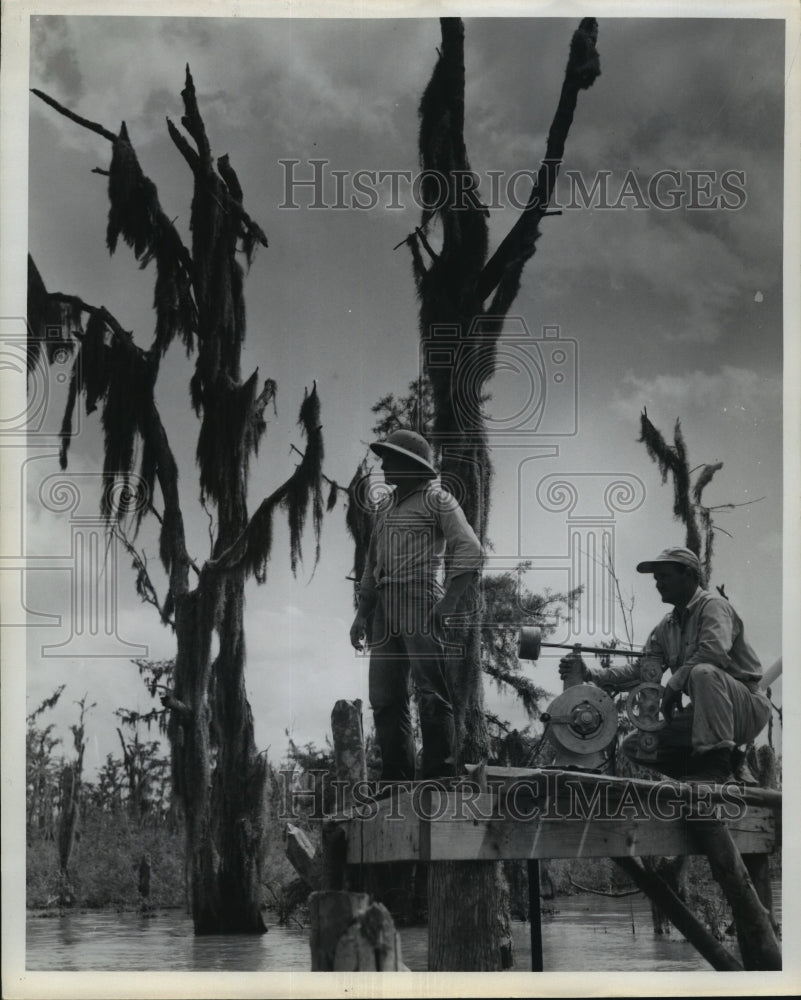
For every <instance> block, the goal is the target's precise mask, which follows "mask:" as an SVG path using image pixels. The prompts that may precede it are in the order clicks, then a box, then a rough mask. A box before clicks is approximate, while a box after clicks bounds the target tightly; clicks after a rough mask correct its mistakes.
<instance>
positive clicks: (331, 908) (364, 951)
mask: <svg viewBox="0 0 801 1000" xmlns="http://www.w3.org/2000/svg"><path fill="white" fill-rule="evenodd" d="M368 902H369V897H368V896H367V894H366V893H363V892H335V891H325V892H314V893H312V895H311V896H310V897H309V917H310V919H311V942H310V943H311V967H312V972H399V971H408V970H407V969H406V966H405V965H404V964H403V961H402V958H401V944H400V937H399V935H398V932H397V931H396V930H395V925H394V924H393V923H392V917H391V916H390V915H389V911H388V910H387V909H386V907H384V906H382V905H381V904H380V903H373V904H372V905H368Z"/></svg>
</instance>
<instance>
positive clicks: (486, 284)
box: [408, 18, 600, 970]
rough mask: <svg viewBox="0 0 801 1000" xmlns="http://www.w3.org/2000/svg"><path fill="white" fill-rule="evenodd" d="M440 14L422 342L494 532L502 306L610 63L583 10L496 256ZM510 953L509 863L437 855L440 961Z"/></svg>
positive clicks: (468, 659) (427, 102)
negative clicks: (587, 92)
mask: <svg viewBox="0 0 801 1000" xmlns="http://www.w3.org/2000/svg"><path fill="white" fill-rule="evenodd" d="M440 23H441V29H442V48H441V50H440V53H439V58H438V60H437V63H436V65H435V67H434V71H433V73H432V76H431V80H430V81H429V83H428V86H427V87H426V89H425V92H424V94H423V97H422V100H421V102H420V160H421V166H422V168H423V172H424V174H423V176H426V175H427V174H430V175H431V176H436V185H433V182H432V187H433V186H435V187H436V191H434V190H429V188H428V187H427V184H426V183H424V184H423V186H422V189H421V190H422V196H423V201H424V203H425V205H426V207H424V210H423V213H422V218H421V224H420V227H419V228H418V229H417V230H415V234H414V235H413V236H412V237H409V241H408V242H409V246H410V248H411V251H412V261H413V267H414V275H415V280H416V283H417V289H418V293H419V295H420V335H421V346H422V353H423V357H424V359H425V365H426V374H427V376H428V378H429V381H430V383H431V388H432V395H433V400H434V442H435V444H437V445H438V446H439V449H440V454H441V462H440V466H441V474H442V482H443V485H444V486H445V487H446V488H450V489H451V490H452V491H453V492H455V493H457V494H458V495H459V499H460V502H461V504H462V507H463V509H464V512H465V515H466V516H467V519H468V521H469V522H470V524H471V525H472V527H473V529H474V530H475V532H476V534H477V535H478V537H479V539H480V540H481V541H482V543H484V542H485V541H486V537H487V521H488V517H489V507H490V499H491V485H492V465H491V462H490V455H489V447H488V441H487V434H486V430H485V427H484V417H483V413H482V406H483V398H482V397H483V392H484V389H485V386H486V383H487V381H488V380H489V379H490V378H491V377H492V374H493V372H494V370H495V360H496V355H497V343H498V338H499V337H500V334H501V329H502V326H503V316H504V315H505V314H506V312H507V311H508V309H509V308H510V306H511V305H512V303H513V301H514V299H515V297H516V295H517V292H518V290H519V287H520V276H521V273H522V270H523V267H524V265H525V263H526V261H527V260H528V259H529V258H530V257H531V256H532V254H533V253H534V250H535V243H536V241H537V239H538V237H539V228H538V227H539V222H540V220H541V218H542V217H543V216H544V215H545V212H546V210H547V207H548V202H549V200H550V197H551V193H552V191H553V187H554V184H555V182H556V175H557V172H558V169H559V164H560V162H561V158H562V155H563V152H564V144H565V140H566V138H567V134H568V131H569V129H570V125H571V123H572V120H573V113H574V110H575V107H576V101H577V97H578V93H579V91H580V90H582V89H585V88H587V87H589V86H591V85H592V83H593V81H594V80H595V78H596V77H597V76H598V73H599V72H600V69H599V63H598V56H597V53H596V51H595V41H596V37H597V24H596V22H595V20H594V19H593V18H585V19H584V20H582V22H581V24H580V25H579V29H578V30H577V31H576V32H575V33H574V35H573V39H572V42H571V48H570V56H569V59H568V64H567V69H566V72H565V79H564V82H563V86H562V92H561V96H560V99H559V105H558V107H557V111H556V114H555V116H554V119H553V123H552V125H551V130H550V132H549V135H548V144H547V146H548V148H547V151H546V161H547V162H546V163H545V164H544V165H543V167H542V169H541V170H540V171H539V173H538V176H537V180H536V182H535V184H534V188H533V190H532V194H531V197H530V199H529V203H528V204H527V207H526V209H525V211H524V212H523V214H522V215H521V217H520V219H519V220H518V221H517V222H516V223H515V225H514V226H513V227H512V230H511V231H510V233H509V235H508V236H507V237H506V239H505V240H503V242H502V243H501V245H500V246H499V247H498V249H497V251H496V252H495V253H494V254H493V255H492V257H491V258H490V259H489V260H487V246H488V232H487V223H486V216H487V214H488V213H487V211H486V209H485V208H484V206H483V205H482V204H481V202H480V201H479V199H478V195H477V193H476V192H475V191H470V192H466V191H465V178H468V177H472V173H471V170H470V163H469V160H468V156H467V150H466V148H465V141H464V118H465V106H464V79H465V67H464V26H463V24H462V21H461V20H460V19H459V18H442V19H441V22H440ZM443 186H444V187H445V189H446V190H445V191H444V192H443V190H442V187H443ZM435 219H436V220H438V221H439V223H440V224H441V227H442V247H441V250H440V251H439V253H435V252H434V251H433V250H432V248H431V245H430V244H429V242H428V240H427V238H426V235H425V232H424V231H425V229H426V227H427V226H428V225H429V224H430V223H432V222H433V221H434V220H435ZM418 243H419V244H420V246H422V248H423V251H425V253H426V254H427V256H428V263H427V262H426V260H424V258H423V254H422V253H421V250H420V246H419V245H418ZM490 296H491V301H489V303H487V299H488V298H490ZM477 323H478V324H480V325H479V326H476V324H477ZM443 331H455V333H453V334H452V335H451V339H452V343H449V344H448V345H447V346H448V347H451V348H452V360H451V361H450V363H447V364H444V365H443V364H442V362H441V361H440V360H437V359H438V358H441V357H442V350H441V349H442V347H443V346H444V345H443ZM429 347H430V348H431V350H430V351H429V350H428V348H429ZM436 349H438V350H436ZM477 373H480V374H478V375H477ZM446 569H447V567H446ZM461 610H465V611H468V610H469V611H470V612H471V614H472V615H473V627H472V628H467V629H466V630H464V631H463V632H462V634H461V635H459V636H454V639H456V641H458V642H460V643H461V644H462V649H461V652H460V653H459V655H451V656H449V658H448V667H449V674H450V682H451V689H452V693H453V700H454V712H455V717H456V730H457V743H458V753H459V757H460V762H461V763H466V762H469V763H478V762H479V761H482V760H486V759H487V757H488V754H489V735H488V732H487V724H486V717H485V714H484V697H483V681H482V670H481V647H480V630H479V629H478V628H476V627H475V625H476V624H478V623H479V622H480V617H481V612H482V608H481V594H480V593H479V592H478V591H477V589H476V588H474V589H473V590H472V592H470V591H469V592H468V593H467V594H466V595H465V597H464V598H463V600H462V606H461ZM512 964H513V958H512V942H511V933H510V925H509V912H508V893H507V889H506V884H505V881H504V879H503V873H502V869H501V866H500V865H499V864H496V863H491V862H490V863H488V862H475V863H474V862H463V863H459V864H454V863H449V864H431V865H430V866H429V966H430V968H431V969H435V970H437V969H440V970H444V969H450V970H462V969H464V970H497V969H505V968H509V967H511V965H512Z"/></svg>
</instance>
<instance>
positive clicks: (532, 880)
mask: <svg viewBox="0 0 801 1000" xmlns="http://www.w3.org/2000/svg"><path fill="white" fill-rule="evenodd" d="M527 867H528V915H529V920H530V921H531V971H532V972H542V969H543V962H542V908H541V906H540V863H539V861H538V860H537V859H536V858H534V859H533V860H531V861H529V862H527Z"/></svg>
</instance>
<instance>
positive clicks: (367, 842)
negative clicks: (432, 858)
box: [346, 792, 426, 864]
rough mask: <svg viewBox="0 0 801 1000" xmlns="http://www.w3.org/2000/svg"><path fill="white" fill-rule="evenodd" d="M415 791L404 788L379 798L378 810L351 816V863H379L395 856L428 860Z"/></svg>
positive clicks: (401, 858) (395, 858)
mask: <svg viewBox="0 0 801 1000" xmlns="http://www.w3.org/2000/svg"><path fill="white" fill-rule="evenodd" d="M416 812H419V810H416V809H415V805H414V801H413V798H412V795H411V794H410V793H409V792H401V793H400V794H397V795H395V796H393V798H392V799H391V800H379V801H378V802H377V803H376V814H375V815H374V816H370V815H369V813H368V816H367V817H366V818H365V819H352V820H350V821H349V822H348V823H347V824H346V826H347V830H348V863H349V864H376V863H380V862H381V861H393V860H406V861H408V860H417V859H420V860H425V853H426V852H425V851H421V849H420V822H419V820H418V818H417V816H416V815H415V813H416Z"/></svg>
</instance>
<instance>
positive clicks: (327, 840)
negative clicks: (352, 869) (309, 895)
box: [322, 819, 348, 889]
mask: <svg viewBox="0 0 801 1000" xmlns="http://www.w3.org/2000/svg"><path fill="white" fill-rule="evenodd" d="M322 854H323V863H322V886H323V889H344V888H345V866H346V860H347V854H348V838H347V834H346V833H345V829H344V827H342V826H341V825H340V824H338V823H336V822H335V821H333V820H330V819H329V820H323V829H322Z"/></svg>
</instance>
